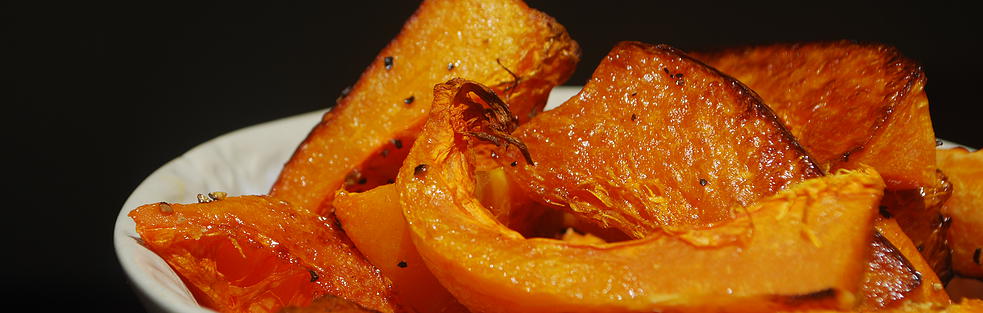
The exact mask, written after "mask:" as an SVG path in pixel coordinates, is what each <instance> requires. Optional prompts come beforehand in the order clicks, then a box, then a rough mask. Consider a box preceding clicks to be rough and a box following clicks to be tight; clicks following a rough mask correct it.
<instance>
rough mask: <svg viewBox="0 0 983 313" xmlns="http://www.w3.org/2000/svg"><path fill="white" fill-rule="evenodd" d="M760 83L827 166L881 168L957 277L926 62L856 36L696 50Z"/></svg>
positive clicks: (941, 263)
mask: <svg viewBox="0 0 983 313" xmlns="http://www.w3.org/2000/svg"><path fill="white" fill-rule="evenodd" d="M693 55H694V57H696V58H697V59H700V60H702V61H704V62H706V63H707V64H709V65H710V66H713V67H715V68H717V69H719V70H720V71H722V72H724V73H726V74H728V75H731V76H733V77H734V78H737V79H738V80H740V81H741V82H742V83H744V84H746V85H748V86H749V87H751V88H752V89H754V90H755V91H756V92H757V93H758V94H759V95H761V98H762V99H764V101H765V103H767V104H768V106H770V107H771V108H772V109H773V110H774V111H775V113H777V114H778V116H779V117H781V119H782V122H783V123H784V124H785V126H787V127H788V129H789V130H790V131H791V132H792V133H793V134H794V135H795V137H796V138H797V139H798V140H799V142H801V143H802V146H803V147H805V149H806V151H808V153H809V154H811V155H812V156H813V157H815V159H816V162H817V163H818V164H819V165H820V166H821V167H822V168H823V169H824V170H827V171H829V170H835V169H838V168H853V167H856V166H859V165H860V164H866V165H869V166H873V167H874V168H875V169H876V170H877V171H878V172H879V173H881V175H882V176H883V177H884V180H885V181H886V182H887V186H888V189H889V190H888V191H887V192H886V193H885V196H884V198H885V200H884V201H885V204H884V206H885V208H886V211H888V212H890V213H891V214H892V215H893V216H894V217H895V218H896V220H897V221H898V223H899V224H900V225H901V227H902V229H904V230H905V232H906V233H907V235H908V236H909V237H910V238H911V239H912V241H914V243H915V244H916V245H917V246H919V247H921V249H922V255H923V256H925V258H926V259H927V260H928V261H929V263H930V264H932V265H933V268H934V269H935V270H936V271H937V272H938V273H939V274H940V275H941V276H943V277H942V278H943V279H946V280H947V279H948V276H949V275H948V274H947V273H948V272H949V270H948V265H947V264H948V258H949V256H948V254H949V253H948V247H946V244H945V231H946V229H945V226H946V224H945V223H944V220H943V219H941V218H939V217H940V216H941V215H940V214H939V212H940V211H939V210H940V208H941V204H942V202H944V200H945V199H946V198H947V197H948V192H949V190H948V189H946V184H947V183H946V182H945V181H943V180H940V179H939V176H938V175H937V174H936V171H935V133H934V130H933V128H932V120H931V118H930V116H929V109H928V98H927V96H926V94H925V90H924V88H925V83H926V77H925V74H924V73H923V72H922V70H921V67H920V66H918V65H917V64H915V62H913V61H911V60H909V59H907V58H905V57H904V56H902V55H901V53H900V52H898V51H897V50H896V49H894V48H892V47H889V46H884V45H878V44H862V43H855V42H850V41H834V42H817V43H799V44H777V45H767V46H756V47H746V48H739V49H732V50H724V51H720V52H715V53H694V54H693Z"/></svg>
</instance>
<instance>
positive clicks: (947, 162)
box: [938, 148, 983, 279]
mask: <svg viewBox="0 0 983 313" xmlns="http://www.w3.org/2000/svg"><path fill="white" fill-rule="evenodd" d="M938 165H939V169H941V170H942V172H943V173H945V175H946V177H948V178H949V181H950V182H951V183H952V189H953V191H952V197H951V198H949V200H948V201H947V202H946V203H945V205H944V206H943V208H942V212H943V214H945V215H947V216H949V217H950V218H952V226H951V228H950V229H949V233H948V238H949V246H950V247H951V248H952V268H953V270H955V272H956V273H958V274H959V275H963V276H968V277H975V278H981V279H983V265H980V264H981V263H983V261H981V258H983V256H981V255H980V254H981V253H980V251H981V250H983V152H980V151H979V150H977V151H976V152H969V150H966V149H965V148H954V149H946V150H939V152H938Z"/></svg>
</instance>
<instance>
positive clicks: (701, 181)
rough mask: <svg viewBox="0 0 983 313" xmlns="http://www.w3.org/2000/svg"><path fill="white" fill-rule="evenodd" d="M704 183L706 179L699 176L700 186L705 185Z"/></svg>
mask: <svg viewBox="0 0 983 313" xmlns="http://www.w3.org/2000/svg"><path fill="white" fill-rule="evenodd" d="M706 185H707V180H706V179H703V178H700V186H706Z"/></svg>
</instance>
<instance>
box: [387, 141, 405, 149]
mask: <svg viewBox="0 0 983 313" xmlns="http://www.w3.org/2000/svg"><path fill="white" fill-rule="evenodd" d="M389 142H392V144H393V146H396V149H402V148H403V141H402V140H399V139H393V140H390V141H389Z"/></svg>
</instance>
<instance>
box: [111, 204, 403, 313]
mask: <svg viewBox="0 0 983 313" xmlns="http://www.w3.org/2000/svg"><path fill="white" fill-rule="evenodd" d="M129 216H130V217H131V218H132V219H133V220H134V221H135V222H136V225H137V228H136V229H137V233H138V234H140V238H141V240H142V242H143V243H144V245H145V246H147V247H148V248H149V249H150V250H152V251H154V253H156V254H157V255H159V256H160V257H161V258H163V259H164V260H165V261H167V263H168V264H169V265H170V266H171V268H173V269H174V270H175V272H177V273H178V275H180V276H181V277H182V279H183V280H184V281H185V282H186V283H187V285H188V287H189V289H191V290H192V291H193V293H194V294H195V298H196V299H198V301H199V302H201V303H202V304H203V305H206V306H208V307H211V308H213V309H216V310H219V311H221V312H256V311H261V312H272V311H276V310H279V308H281V307H284V306H304V305H307V304H308V303H310V302H311V301H312V300H313V299H315V298H318V297H320V296H323V295H329V294H330V295H336V296H339V297H342V298H345V299H347V300H350V301H352V302H355V303H358V304H360V305H362V306H364V307H367V308H371V309H374V310H377V311H382V312H394V311H397V310H398V309H397V307H396V305H395V304H394V302H392V299H391V298H392V290H391V286H390V284H391V283H390V282H389V280H388V279H386V278H385V277H383V276H382V275H380V274H379V272H378V270H377V269H376V268H375V267H373V266H372V265H371V264H369V263H368V262H366V261H365V259H364V258H362V256H361V255H359V253H358V251H356V250H355V249H354V248H353V247H352V244H351V242H349V241H348V239H347V238H346V237H345V236H344V234H343V233H341V230H340V229H338V228H336V227H335V226H334V225H333V221H331V220H330V219H326V218H323V217H320V216H317V215H315V214H313V213H312V212H310V211H307V210H304V209H301V208H296V207H292V206H290V205H288V204H286V203H285V202H282V201H280V200H279V199H276V198H272V197H269V196H241V197H229V198H225V199H222V200H217V201H212V202H208V203H197V204H164V203H154V204H148V205H143V206H140V207H138V208H136V209H134V210H133V211H131V212H130V213H129ZM287 225H289V227H287Z"/></svg>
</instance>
